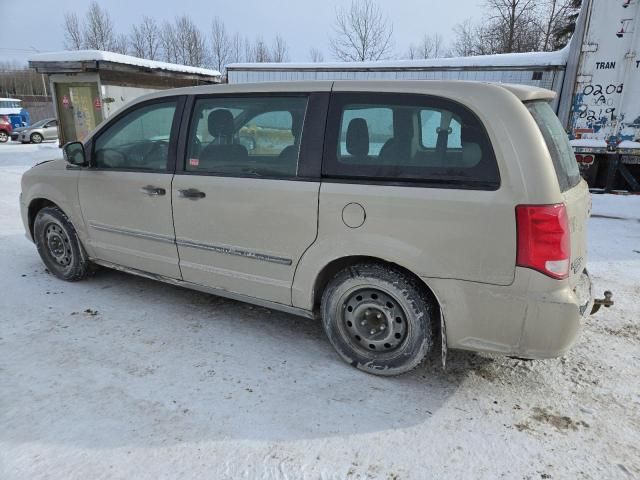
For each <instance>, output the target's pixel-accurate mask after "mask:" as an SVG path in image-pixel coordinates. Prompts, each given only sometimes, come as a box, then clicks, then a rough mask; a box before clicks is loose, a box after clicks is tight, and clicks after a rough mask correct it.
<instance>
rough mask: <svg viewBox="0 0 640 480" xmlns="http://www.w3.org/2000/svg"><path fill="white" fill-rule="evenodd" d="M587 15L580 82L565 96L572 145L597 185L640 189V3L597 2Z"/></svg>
mask: <svg viewBox="0 0 640 480" xmlns="http://www.w3.org/2000/svg"><path fill="white" fill-rule="evenodd" d="M582 14H583V16H584V28H583V30H582V31H579V32H576V34H575V35H574V38H573V40H572V45H571V48H572V52H571V56H570V58H569V62H572V61H576V60H575V59H576V58H577V61H576V64H577V68H576V74H575V81H574V82H573V84H572V85H571V90H570V94H568V95H567V94H565V93H564V92H563V94H562V96H561V102H562V103H564V104H566V105H568V106H569V107H570V108H569V111H570V115H569V119H568V124H567V127H568V131H569V134H570V136H571V138H572V142H571V143H572V144H573V147H574V150H575V152H576V158H577V159H578V162H579V163H580V164H581V169H582V172H583V175H584V176H585V178H587V180H588V181H589V183H590V184H591V185H592V186H597V187H602V188H605V189H607V190H610V189H614V188H622V189H628V190H633V191H640V183H639V182H640V165H639V164H640V57H638V49H639V48H640V26H639V25H638V17H639V14H640V2H639V1H638V0H591V1H589V2H586V4H585V6H584V9H583V12H582ZM572 56H573V57H574V58H573V59H572V58H571V57H572Z"/></svg>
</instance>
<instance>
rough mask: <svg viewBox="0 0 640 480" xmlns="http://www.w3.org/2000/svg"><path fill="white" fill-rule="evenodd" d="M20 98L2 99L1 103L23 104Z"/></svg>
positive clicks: (0, 99)
mask: <svg viewBox="0 0 640 480" xmlns="http://www.w3.org/2000/svg"><path fill="white" fill-rule="evenodd" d="M21 101H22V100H20V99H19V98H0V102H21Z"/></svg>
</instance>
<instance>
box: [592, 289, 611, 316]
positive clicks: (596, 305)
mask: <svg viewBox="0 0 640 480" xmlns="http://www.w3.org/2000/svg"><path fill="white" fill-rule="evenodd" d="M612 298H613V293H611V292H610V291H609V290H605V292H604V298H596V299H595V300H594V301H593V308H592V309H591V315H593V314H594V313H596V312H597V311H598V310H600V307H607V308H609V307H610V306H611V305H613V300H612Z"/></svg>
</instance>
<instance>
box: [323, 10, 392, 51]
mask: <svg viewBox="0 0 640 480" xmlns="http://www.w3.org/2000/svg"><path fill="white" fill-rule="evenodd" d="M392 35H393V25H392V24H391V22H390V21H389V20H388V19H387V17H386V16H384V14H383V13H382V11H381V10H380V7H378V5H377V4H375V3H373V0H352V2H351V6H350V7H349V8H347V9H342V10H338V11H337V12H336V25H335V26H334V36H333V38H331V41H330V46H331V50H332V51H333V54H334V55H335V56H336V57H337V58H338V59H340V60H343V61H360V62H362V61H367V60H380V59H383V58H385V57H386V56H387V55H389V54H390V52H391V48H392V43H391V36H392Z"/></svg>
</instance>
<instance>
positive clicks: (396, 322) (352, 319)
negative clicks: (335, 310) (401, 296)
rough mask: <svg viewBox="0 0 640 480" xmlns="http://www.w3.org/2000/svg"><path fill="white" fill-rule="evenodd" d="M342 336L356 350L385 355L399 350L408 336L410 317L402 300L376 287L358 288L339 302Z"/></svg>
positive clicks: (368, 353) (346, 294)
mask: <svg viewBox="0 0 640 480" xmlns="http://www.w3.org/2000/svg"><path fill="white" fill-rule="evenodd" d="M339 308H340V319H339V325H340V330H341V333H342V336H343V338H344V339H345V340H346V341H347V342H348V343H349V344H350V345H351V346H353V347H355V348H356V349H357V350H360V351H361V352H366V354H367V355H370V354H371V353H378V354H385V353H392V352H396V351H397V350H398V349H400V348H401V347H402V346H403V345H404V343H405V341H406V339H407V336H408V333H409V325H408V322H407V316H406V314H405V312H404V309H403V308H402V306H401V305H400V302H399V301H398V300H397V299H396V298H395V297H394V296H393V295H391V294H389V293H388V292H385V291H384V290H381V289H379V288H374V287H367V286H364V287H357V288H355V289H352V290H350V291H349V292H347V293H345V294H344V295H343V296H342V297H341V299H340V303H339Z"/></svg>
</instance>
